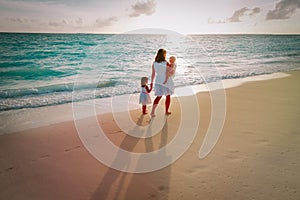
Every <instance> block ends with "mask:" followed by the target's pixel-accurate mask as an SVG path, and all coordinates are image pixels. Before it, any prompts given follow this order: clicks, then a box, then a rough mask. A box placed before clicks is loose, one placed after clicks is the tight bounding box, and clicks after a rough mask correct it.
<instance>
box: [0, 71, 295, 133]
mask: <svg viewBox="0 0 300 200" xmlns="http://www.w3.org/2000/svg"><path fill="white" fill-rule="evenodd" d="M294 71H299V69H298V70H293V71H288V72H275V73H272V74H263V75H257V76H250V77H245V78H238V79H223V80H222V83H221V82H217V83H216V82H212V83H208V84H201V85H192V86H183V87H178V88H175V94H174V95H172V98H175V97H180V96H192V95H195V94H197V93H201V92H208V91H211V90H215V89H225V90H226V89H229V88H233V87H239V86H241V85H243V84H245V83H247V82H252V81H265V80H271V79H278V78H285V77H287V76H290V74H289V73H293V72H294ZM186 91H188V92H186ZM191 91H192V92H191ZM150 95H151V98H152V100H153V99H154V98H155V97H154V94H153V92H152V93H151V94H150ZM128 96H129V99H128V98H127V97H128ZM118 97H121V98H122V97H124V98H125V99H124V100H121V101H122V102H121V103H129V104H128V107H125V108H124V107H122V106H121V107H120V106H119V107H118V105H116V108H114V109H115V110H114V112H124V111H127V109H129V110H136V109H140V105H139V104H138V97H139V93H137V94H126V95H120V96H117V98H118ZM112 98H114V97H108V98H101V99H93V100H86V101H81V102H75V104H76V105H79V106H87V105H88V106H90V105H93V104H95V105H96V106H95V107H96V109H95V113H94V112H92V113H83V115H82V116H81V117H80V119H82V118H88V117H91V116H94V115H95V114H96V115H102V114H107V113H111V112H112V110H111V99H112ZM126 101H129V102H126ZM72 104H73V103H67V104H60V105H54V106H43V107H38V108H23V109H17V110H8V111H1V112H0V117H1V118H2V119H3V120H2V125H1V127H0V135H4V134H12V133H16V132H19V131H25V130H29V129H32V128H39V127H43V126H49V125H53V124H56V123H62V122H67V121H73V120H74V114H73V105H72ZM119 105H122V104H119ZM57 113H59V115H57ZM25 119H26V120H25ZM28 119H30V120H28ZM15 124H18V126H16V125H15Z"/></svg>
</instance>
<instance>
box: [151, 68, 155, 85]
mask: <svg viewBox="0 0 300 200" xmlns="http://www.w3.org/2000/svg"><path fill="white" fill-rule="evenodd" d="M154 77H155V69H154V63H153V64H152V74H151V84H152V85H153V81H154Z"/></svg>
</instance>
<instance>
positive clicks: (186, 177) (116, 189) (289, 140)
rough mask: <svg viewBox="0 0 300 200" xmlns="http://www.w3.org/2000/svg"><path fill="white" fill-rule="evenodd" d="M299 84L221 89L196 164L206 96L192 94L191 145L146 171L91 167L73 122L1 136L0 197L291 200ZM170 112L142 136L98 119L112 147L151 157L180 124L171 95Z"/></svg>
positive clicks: (297, 160) (293, 80)
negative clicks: (213, 135) (213, 140)
mask: <svg viewBox="0 0 300 200" xmlns="http://www.w3.org/2000/svg"><path fill="white" fill-rule="evenodd" d="M299 82H300V71H294V72H291V76H288V77H285V78H278V79H272V80H266V81H256V82H249V83H245V84H243V85H241V86H238V87H234V88H229V89H226V102H227V104H226V105H227V107H226V110H227V112H226V120H225V124H224V128H223V131H222V134H221V137H220V138H219V140H218V143H217V144H216V146H215V148H214V149H213V151H212V152H210V154H209V155H208V156H207V157H205V158H204V159H199V158H198V152H199V148H200V146H201V144H202V143H203V139H204V136H205V133H206V131H207V128H208V125H209V123H210V116H211V112H212V111H211V104H210V102H211V101H210V100H211V99H210V95H209V93H208V92H201V93H198V94H197V98H198V100H199V112H200V113H201V118H200V126H199V128H198V131H197V136H196V138H195V140H194V141H193V143H192V144H191V146H190V148H189V149H188V150H187V151H186V152H185V153H184V154H183V156H182V157H180V158H179V159H178V160H177V161H176V162H174V163H173V164H171V165H169V166H168V167H165V168H163V169H161V170H158V171H154V172H149V173H141V174H134V173H125V172H119V171H117V170H114V169H111V168H108V167H107V166H105V165H103V164H102V163H100V162H98V161H97V160H96V159H95V158H94V157H92V156H91V155H90V153H89V152H88V151H87V150H86V149H85V147H84V146H83V144H82V142H81V140H80V139H79V137H78V134H77V130H76V128H75V124H74V122H73V121H68V122H62V123H57V124H53V125H49V126H44V127H39V128H33V129H28V130H24V131H20V132H18V133H13V134H5V135H1V136H0V188H1V189H0V191H1V192H0V199H30V200H32V199H51V200H52V199H91V200H96V199H97V200H98V199H126V200H127V199H170V200H173V199H174V200H175V199H187V200H189V199H220V200H224V199H261V200H265V199H299V198H300V193H299V188H300V174H299V171H300V156H299V155H300V148H299V147H298V144H299V142H300V135H299V133H300V126H299V124H298V123H299V119H300V107H299V106H298V104H299V102H300V93H299V85H300V83H299ZM182 98H191V97H182ZM161 103H163V101H162V102H161ZM191 109H193V108H191ZM171 111H172V115H171V116H169V117H168V118H167V126H166V127H165V128H164V129H163V130H161V131H160V132H159V133H158V134H157V135H155V136H154V137H152V138H148V139H138V138H134V137H131V136H128V135H126V134H124V133H123V132H122V131H120V129H119V127H118V125H117V124H116V123H115V121H114V119H113V116H112V114H110V113H108V114H104V115H99V116H98V121H99V125H100V126H101V127H102V128H103V130H104V131H105V133H106V134H107V135H106V136H107V137H108V138H109V139H110V140H111V141H112V142H113V143H114V144H116V145H117V146H119V147H120V148H123V149H125V150H128V151H133V152H151V151H154V150H156V149H159V148H160V147H161V146H164V145H167V144H168V143H169V142H170V141H171V140H172V138H174V136H175V134H176V131H177V129H178V125H179V124H180V120H181V112H180V107H179V104H178V102H177V99H176V98H174V99H173V101H172V104H171ZM66 112H67V111H66ZM131 117H132V120H133V121H135V122H138V120H140V121H139V123H140V124H141V125H144V126H145V125H147V123H149V119H150V118H149V116H145V117H144V118H142V121H141V115H140V110H134V111H132V112H131ZM86 120H87V121H86V123H87V124H88V123H89V119H86ZM190 120H193V119H190ZM87 128H89V126H87Z"/></svg>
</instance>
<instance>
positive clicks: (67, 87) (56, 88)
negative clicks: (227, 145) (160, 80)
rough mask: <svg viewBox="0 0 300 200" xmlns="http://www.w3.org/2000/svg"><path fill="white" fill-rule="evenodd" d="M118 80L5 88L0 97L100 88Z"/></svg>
mask: <svg viewBox="0 0 300 200" xmlns="http://www.w3.org/2000/svg"><path fill="white" fill-rule="evenodd" d="M117 83H118V81H116V80H109V81H99V82H98V83H76V84H75V85H74V83H60V84H54V85H46V86H39V87H30V88H19V89H7V90H1V91H0V99H5V98H16V97H25V96H37V95H43V94H51V93H63V92H73V91H74V90H87V89H91V90H92V89H94V90H97V89H101V88H106V87H114V86H115V85H116V84H117Z"/></svg>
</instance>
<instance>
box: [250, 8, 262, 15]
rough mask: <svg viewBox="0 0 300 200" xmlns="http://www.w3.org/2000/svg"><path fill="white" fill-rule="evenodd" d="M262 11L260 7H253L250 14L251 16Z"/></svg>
mask: <svg viewBox="0 0 300 200" xmlns="http://www.w3.org/2000/svg"><path fill="white" fill-rule="evenodd" d="M258 13H260V8H258V7H256V8H253V9H252V12H251V13H250V14H249V15H250V16H254V15H256V14H258Z"/></svg>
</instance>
